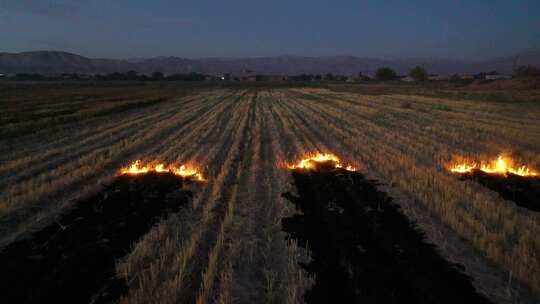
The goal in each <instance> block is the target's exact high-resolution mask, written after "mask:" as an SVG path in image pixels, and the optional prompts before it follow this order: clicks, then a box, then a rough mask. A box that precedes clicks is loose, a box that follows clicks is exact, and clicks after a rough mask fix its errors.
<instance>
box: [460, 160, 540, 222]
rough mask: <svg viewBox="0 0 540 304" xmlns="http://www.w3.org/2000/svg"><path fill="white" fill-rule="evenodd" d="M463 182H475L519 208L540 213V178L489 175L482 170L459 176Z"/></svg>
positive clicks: (509, 174)
mask: <svg viewBox="0 0 540 304" xmlns="http://www.w3.org/2000/svg"><path fill="white" fill-rule="evenodd" d="M459 176H460V178H461V179H462V180H466V179H469V180H473V181H476V182H478V183H480V184H481V185H483V186H485V187H487V188H489V189H491V190H493V191H496V192H497V193H499V194H500V195H501V196H502V197H503V198H504V199H506V200H510V201H514V202H515V203H516V204H517V205H518V206H521V207H523V208H527V209H530V210H533V211H536V212H540V200H539V198H540V177H530V176H527V177H524V176H519V175H515V174H511V173H508V174H507V175H501V174H488V173H485V172H483V171H481V170H473V171H472V172H470V173H462V174H459Z"/></svg>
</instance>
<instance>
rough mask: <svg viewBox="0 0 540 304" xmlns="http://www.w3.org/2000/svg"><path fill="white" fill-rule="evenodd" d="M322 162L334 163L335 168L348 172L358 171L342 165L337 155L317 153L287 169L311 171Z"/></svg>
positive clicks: (288, 166)
mask: <svg viewBox="0 0 540 304" xmlns="http://www.w3.org/2000/svg"><path fill="white" fill-rule="evenodd" d="M322 162H332V163H334V166H335V167H336V168H343V169H345V170H347V171H356V168H355V167H353V166H351V165H347V166H344V165H343V164H342V163H341V161H340V160H339V157H337V156H336V155H334V154H331V153H316V154H314V155H308V156H307V157H305V158H304V159H302V160H300V161H299V162H298V163H296V164H292V165H291V164H288V165H287V168H289V169H291V170H294V169H311V168H313V167H314V166H315V165H316V164H317V163H322Z"/></svg>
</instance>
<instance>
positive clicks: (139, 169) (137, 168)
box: [120, 160, 150, 174]
mask: <svg viewBox="0 0 540 304" xmlns="http://www.w3.org/2000/svg"><path fill="white" fill-rule="evenodd" d="M148 171H150V169H149V168H148V167H143V166H142V165H141V161H140V160H136V161H135V162H133V163H132V164H131V166H129V167H127V168H122V169H121V170H120V173H121V174H141V173H147V172H148Z"/></svg>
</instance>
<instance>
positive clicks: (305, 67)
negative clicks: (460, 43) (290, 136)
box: [0, 51, 540, 75]
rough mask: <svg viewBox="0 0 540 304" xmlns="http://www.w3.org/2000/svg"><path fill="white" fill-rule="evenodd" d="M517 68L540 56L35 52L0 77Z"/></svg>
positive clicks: (5, 67)
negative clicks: (220, 55)
mask: <svg viewBox="0 0 540 304" xmlns="http://www.w3.org/2000/svg"><path fill="white" fill-rule="evenodd" d="M516 60H517V65H518V66H519V65H526V64H532V65H536V66H540V51H533V52H528V53H523V54H518V55H516V56H509V57H501V58H495V59H490V60H484V61H464V60H447V59H421V58H419V59H404V60H384V59H376V58H364V57H354V56H327V57H303V56H289V55H282V56H272V57H254V58H206V59H187V58H180V57H155V58H142V59H131V60H118V59H94V58H87V57H83V56H80V55H76V54H72V53H67V52H60V51H35V52H22V53H1V52H0V73H3V74H13V73H40V74H59V73H84V74H97V73H111V72H127V71H129V70H134V71H137V72H139V73H145V74H150V73H152V72H155V71H160V72H162V73H165V74H173V73H190V72H198V73H206V74H217V73H232V74H237V73H240V72H242V71H244V70H252V71H255V72H256V73H261V74H287V75H289V74H301V73H317V74H325V73H334V74H344V75H356V74H358V73H359V72H362V73H364V74H373V73H374V72H375V71H376V70H377V69H378V68H379V67H383V66H389V67H391V68H393V69H395V70H397V71H398V73H400V74H404V73H407V71H409V70H410V69H411V68H413V67H414V66H416V65H420V66H423V67H424V68H426V69H427V71H428V72H429V73H436V74H444V75H449V74H454V73H460V74H463V73H479V72H488V71H498V72H501V73H510V72H511V71H512V70H513V67H514V64H515V62H516Z"/></svg>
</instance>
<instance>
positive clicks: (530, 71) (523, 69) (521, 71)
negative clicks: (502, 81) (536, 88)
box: [514, 65, 540, 78]
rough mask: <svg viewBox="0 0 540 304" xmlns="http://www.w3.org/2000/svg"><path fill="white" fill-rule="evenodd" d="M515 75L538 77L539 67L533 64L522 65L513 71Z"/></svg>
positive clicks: (539, 74)
mask: <svg viewBox="0 0 540 304" xmlns="http://www.w3.org/2000/svg"><path fill="white" fill-rule="evenodd" d="M514 75H515V76H516V77H536V78H540V68H538V67H535V66H533V65H524V66H520V67H518V68H517V69H516V70H515V71H514Z"/></svg>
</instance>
